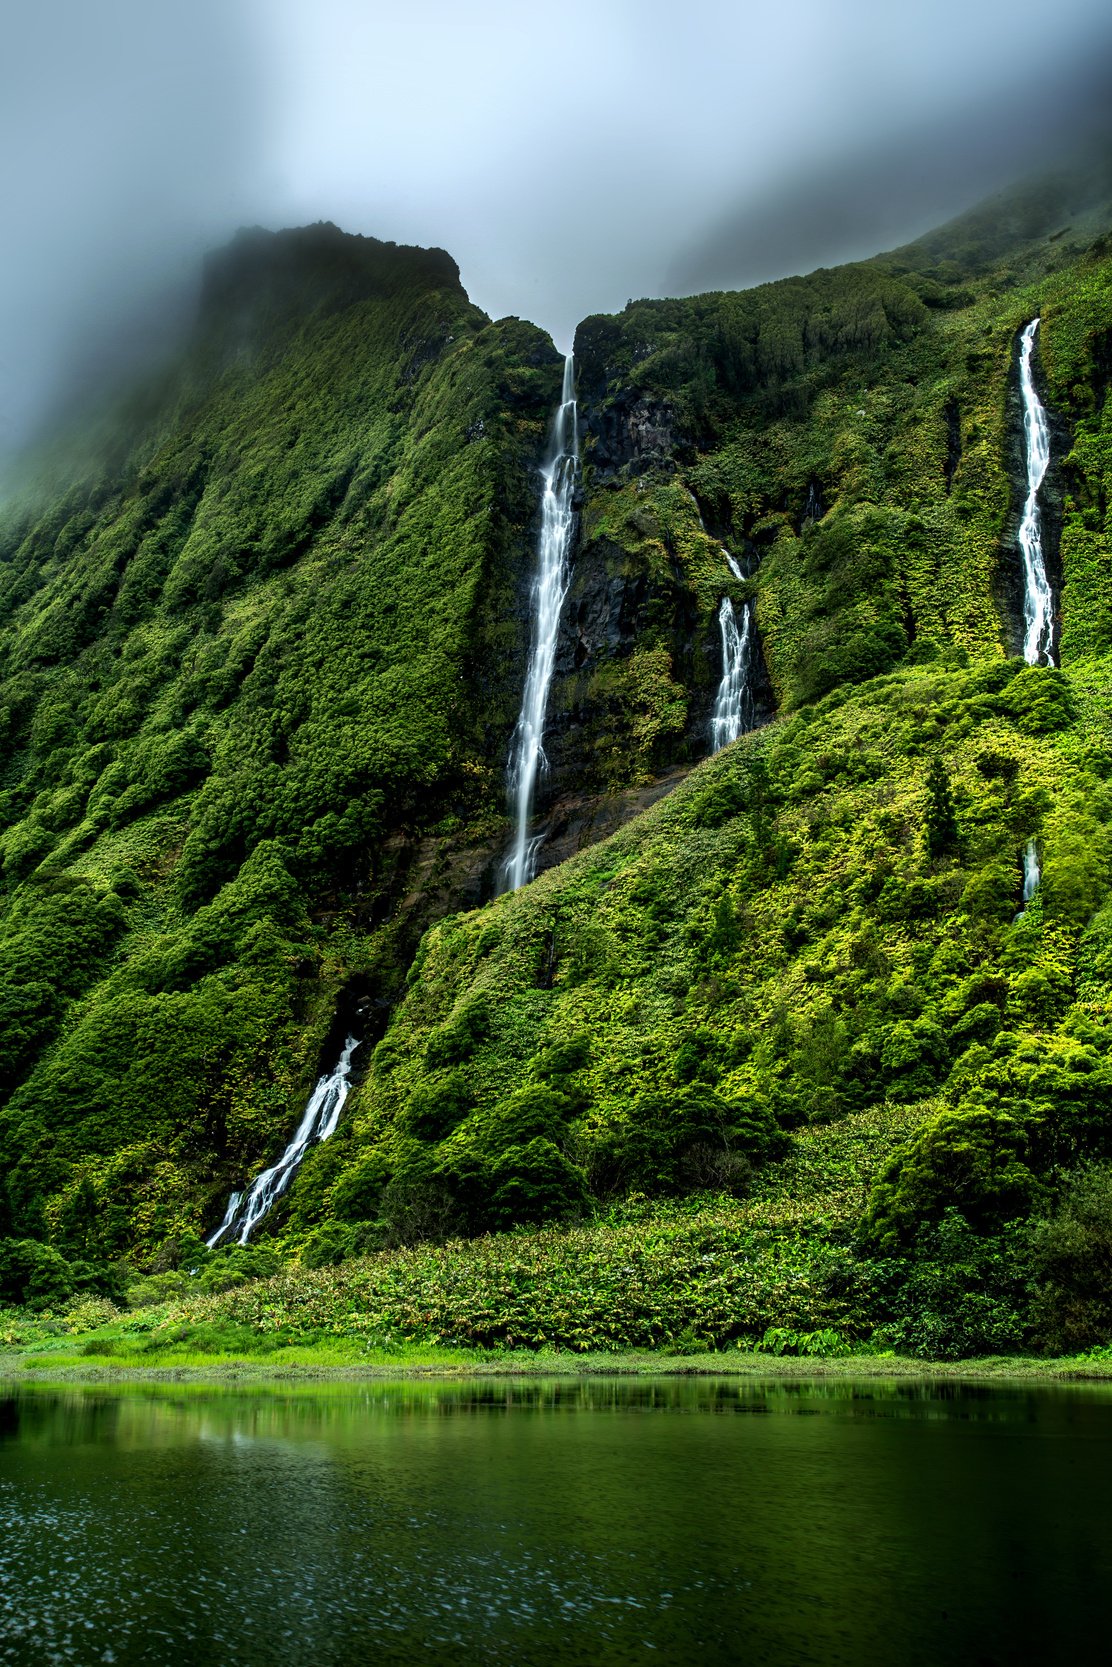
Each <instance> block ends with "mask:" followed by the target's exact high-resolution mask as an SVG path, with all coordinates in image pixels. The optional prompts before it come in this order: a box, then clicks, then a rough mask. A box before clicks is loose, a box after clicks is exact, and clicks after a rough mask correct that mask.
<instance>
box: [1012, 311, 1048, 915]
mask: <svg viewBox="0 0 1112 1667" xmlns="http://www.w3.org/2000/svg"><path fill="white" fill-rule="evenodd" d="M1038 328H1039V320H1038V319H1037V318H1033V319H1032V320H1031V322H1030V324H1028V325H1027V326H1026V327H1025V329H1024V331H1023V335H1022V337H1021V338H1020V348H1019V388H1020V393H1021V394H1022V396H1023V441H1024V446H1025V449H1026V454H1027V498H1026V501H1025V503H1024V505H1023V518H1022V520H1021V521H1020V523H1019V550H1020V555H1021V556H1022V558H1023V658H1024V659H1025V660H1026V661H1027V664H1028V665H1029V666H1052V665H1054V663H1055V660H1054V596H1053V593H1052V592H1051V589H1050V578H1049V575H1048V574H1047V571H1046V558H1045V556H1044V555H1043V547H1042V515H1041V513H1040V511H1039V488H1040V486H1041V485H1042V483H1043V477H1044V476H1045V474H1046V470H1047V465H1048V464H1049V462H1050V424H1049V423H1048V422H1047V420H1046V411H1045V409H1044V407H1043V403H1042V400H1041V399H1040V398H1039V396H1038V392H1037V390H1036V388H1035V378H1034V374H1033V372H1032V370H1031V355H1032V353H1033V352H1034V348H1035V334H1036V331H1037V330H1038ZM1041 878H1042V875H1041V871H1040V868H1039V852H1038V847H1037V845H1036V844H1035V841H1034V840H1033V839H1029V840H1028V841H1027V848H1026V850H1025V851H1024V853H1023V907H1022V908H1021V909H1020V911H1019V913H1018V914H1017V915H1016V919H1017V920H1022V918H1023V916H1024V915H1025V914H1026V913H1027V905H1028V904H1029V903H1030V901H1031V899H1032V897H1034V895H1035V893H1036V891H1037V890H1038V887H1039V881H1040V879H1041Z"/></svg>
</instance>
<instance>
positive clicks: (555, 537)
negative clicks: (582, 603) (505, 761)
mask: <svg viewBox="0 0 1112 1667" xmlns="http://www.w3.org/2000/svg"><path fill="white" fill-rule="evenodd" d="M578 460H579V436H578V432H577V426H576V410H575V362H574V360H573V359H572V357H571V355H570V354H569V355H568V357H567V359H565V361H564V384H563V389H562V391H561V394H560V408H559V410H558V411H557V413H556V421H555V423H554V424H553V430H552V447H551V450H550V452H549V455H548V459H547V461H546V463H545V464H544V468H543V479H544V497H543V499H542V503H541V533H540V541H539V545H538V550H537V576H536V579H535V580H534V583H533V641H532V646H531V647H530V650H529V668H528V671H527V672H526V675H525V692H524V695H523V696H522V701H521V712H520V715H519V717H518V720H517V727H516V729H515V730H514V734H513V740H512V741H511V743H510V763H509V772H508V775H509V789H510V801H511V803H512V805H513V813H514V839H513V844H512V845H511V846H510V849H509V851H508V852H507V853H506V858H505V861H504V862H503V864H502V887H501V889H502V890H503V891H516V890H517V889H518V887H519V886H523V885H526V884H527V883H528V882H529V881H530V880H531V879H532V878H533V875H534V874H535V872H536V866H537V851H538V850H539V848H540V845H541V840H542V837H543V836H542V835H540V834H537V835H533V836H532V837H530V833H529V822H530V818H531V817H532V814H533V797H534V794H535V792H536V786H537V776H538V774H539V773H540V771H541V770H542V769H543V768H544V767H545V762H546V760H545V756H544V744H543V743H544V723H545V716H546V714H547V712H548V695H549V690H550V688H551V686H552V671H553V667H554V665H555V661H556V633H557V631H558V629H559V625H560V611H561V609H562V608H563V605H564V598H565V596H566V595H567V592H568V579H569V571H568V558H569V555H570V553H571V535H572V529H573V527H574V524H575V511H574V502H573V500H574V496H575V477H576V469H577V466H578Z"/></svg>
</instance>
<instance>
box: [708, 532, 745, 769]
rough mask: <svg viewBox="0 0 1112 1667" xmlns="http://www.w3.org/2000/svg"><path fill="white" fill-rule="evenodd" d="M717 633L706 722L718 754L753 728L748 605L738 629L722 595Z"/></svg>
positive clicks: (714, 749)
mask: <svg viewBox="0 0 1112 1667" xmlns="http://www.w3.org/2000/svg"><path fill="white" fill-rule="evenodd" d="M732 565H733V564H732V563H731V566H732ZM718 630H719V633H720V635H721V638H722V681H721V682H720V683H719V685H718V695H717V698H716V699H715V702H714V712H713V715H712V717H711V720H710V736H711V751H712V752H721V750H722V748H723V747H728V746H729V744H730V742H731V741H736V740H737V738H738V736H739V735H740V734H741V733H742V731H743V730H745V729H751V728H752V727H753V725H752V712H751V711H750V700H749V657H750V644H751V640H752V636H753V604H752V602H746V603H745V605H744V606H743V608H742V610H741V624H740V626H739V624H738V618H737V614H736V613H735V612H734V605H733V603H732V602H731V601H730V598H729V597H728V596H724V597H723V598H722V602H721V605H720V606H719V609H718Z"/></svg>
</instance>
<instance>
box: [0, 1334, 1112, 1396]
mask: <svg viewBox="0 0 1112 1667" xmlns="http://www.w3.org/2000/svg"><path fill="white" fill-rule="evenodd" d="M118 1329H119V1328H115V1330H116V1331H117V1332H118ZM111 1330H112V1328H102V1330H101V1331H100V1332H99V1333H98V1334H97V1337H96V1338H93V1339H83V1340H81V1342H80V1343H76V1344H75V1340H74V1339H73V1338H68V1337H67V1338H45V1339H40V1340H39V1341H37V1342H36V1343H34V1344H33V1345H31V1346H30V1347H27V1348H0V1386H2V1385H4V1384H8V1385H14V1384H19V1383H43V1384H50V1383H92V1384H113V1383H115V1384H127V1383H159V1382H170V1383H230V1382H235V1383H244V1384H250V1383H260V1384H261V1383H279V1382H295V1381H302V1382H304V1381H310V1382H318V1383H343V1382H360V1381H372V1380H388V1379H397V1378H449V1379H455V1378H491V1377H507V1378H585V1377H716V1378H717V1377H727V1378H749V1379H754V1380H761V1379H768V1380H777V1381H798V1380H803V1379H832V1378H836V1379H853V1378H868V1379H882V1378H885V1379H891V1378H896V1379H915V1380H920V1381H944V1382H962V1383H975V1382H999V1383H1003V1382H1006V1381H1012V1380H1025V1381H1031V1382H1054V1381H1062V1380H1067V1379H1068V1380H1072V1381H1078V1382H1085V1381H1089V1382H1106V1383H1107V1382H1112V1353H1109V1352H1106V1353H1105V1356H1104V1358H1101V1357H1099V1356H1098V1355H1095V1354H1090V1355H1074V1356H1061V1357H1058V1358H1055V1359H1038V1358H1033V1357H1030V1356H1017V1355H1000V1356H992V1357H987V1358H981V1359H973V1360H960V1361H927V1360H916V1359H912V1358H910V1357H908V1356H900V1355H894V1354H890V1353H881V1352H872V1353H852V1354H844V1355H835V1356H830V1357H825V1358H823V1357H800V1356H786V1355H772V1354H768V1353H764V1352H761V1351H758V1350H753V1349H741V1348H736V1349H726V1350H721V1351H716V1352H701V1353H697V1354H673V1353H665V1352H663V1351H660V1350H647V1349H639V1350H629V1351H622V1352H618V1353H607V1352H602V1351H590V1352H587V1353H583V1354H576V1353H572V1352H570V1351H568V1350H564V1349H544V1350H539V1351H531V1350H528V1349H506V1350H495V1349H451V1348H437V1347H434V1346H432V1345H428V1344H424V1345H421V1344H408V1345H404V1346H400V1347H397V1348H394V1349H381V1348H378V1349H376V1348H366V1347H364V1346H362V1345H361V1344H360V1343H359V1341H358V1340H357V1339H354V1338H348V1339H335V1340H333V1341H330V1342H328V1343H316V1344H302V1345H299V1346H295V1347H289V1348H283V1349H271V1350H262V1349H255V1350H251V1349H250V1348H241V1349H239V1350H235V1349H228V1350H213V1349H207V1348H204V1347H199V1346H198V1342H202V1343H203V1342H204V1341H205V1339H203V1338H201V1339H197V1338H194V1339H193V1340H192V1341H179V1342H163V1343H156V1344H147V1345H145V1346H142V1347H136V1346H132V1347H131V1348H121V1349H120V1351H119V1352H117V1353H113V1354H89V1353H86V1352H85V1347H86V1345H87V1343H88V1342H89V1341H94V1342H96V1341H104V1340H109V1338H110V1334H111Z"/></svg>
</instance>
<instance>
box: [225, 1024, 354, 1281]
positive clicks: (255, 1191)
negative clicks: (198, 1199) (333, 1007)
mask: <svg viewBox="0 0 1112 1667" xmlns="http://www.w3.org/2000/svg"><path fill="white" fill-rule="evenodd" d="M358 1046H359V1043H358V1042H357V1041H356V1040H355V1037H354V1036H349V1037H348V1038H347V1040H346V1041H345V1043H344V1048H343V1052H342V1053H341V1055H340V1063H339V1064H338V1065H337V1067H336V1069H335V1070H334V1071H331V1072H326V1073H325V1074H324V1076H322V1077H321V1078H320V1080H319V1081H318V1083H317V1086H316V1087H315V1088H314V1089H313V1092H312V1094H311V1095H310V1096H309V1103H308V1105H307V1106H306V1107H305V1112H304V1115H303V1116H302V1119H301V1122H300V1123H299V1124H298V1126H297V1132H296V1134H295V1135H294V1137H293V1139H292V1140H291V1141H290V1143H289V1145H288V1146H287V1147H286V1150H285V1151H284V1152H283V1153H282V1156H281V1157H280V1158H279V1159H278V1162H277V1163H276V1164H275V1165H274V1167H273V1168H272V1169H264V1170H263V1172H262V1174H261V1175H259V1176H257V1177H256V1178H255V1180H254V1181H252V1183H251V1185H250V1187H249V1188H248V1189H247V1194H246V1197H244V1194H243V1193H240V1192H233V1193H232V1196H231V1197H230V1198H229V1200H228V1208H227V1209H226V1210H225V1212H224V1219H223V1221H222V1222H221V1223H220V1226H219V1227H218V1228H217V1229H216V1232H215V1233H214V1234H213V1235H212V1237H211V1238H209V1239H206V1240H205V1243H206V1244H207V1245H208V1247H209V1249H210V1250H213V1249H215V1247H216V1246H217V1245H218V1244H219V1243H220V1242H221V1240H222V1239H233V1238H234V1239H236V1240H237V1241H238V1242H239V1243H240V1244H246V1243H247V1240H248V1239H249V1238H250V1236H251V1234H252V1233H253V1232H254V1230H255V1228H256V1227H257V1226H258V1225H259V1222H260V1221H261V1220H262V1219H263V1217H264V1216H265V1215H266V1213H267V1211H268V1210H269V1209H270V1208H271V1207H272V1205H273V1204H275V1203H276V1202H277V1200H278V1199H279V1198H281V1196H282V1194H283V1193H284V1192H285V1190H286V1188H287V1187H288V1186H289V1184H290V1182H291V1181H292V1180H293V1177H294V1174H295V1173H296V1171H297V1168H298V1165H299V1164H300V1163H301V1160H302V1158H304V1156H305V1154H306V1152H307V1151H308V1150H309V1147H310V1146H311V1145H313V1144H314V1142H316V1141H321V1140H327V1139H328V1137H329V1135H332V1134H335V1132H336V1125H337V1123H338V1122H339V1121H340V1113H341V1111H343V1109H344V1101H345V1100H346V1099H347V1097H348V1089H349V1088H350V1087H351V1056H352V1054H353V1053H354V1052H355V1050H356V1048H357V1047H358Z"/></svg>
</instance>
